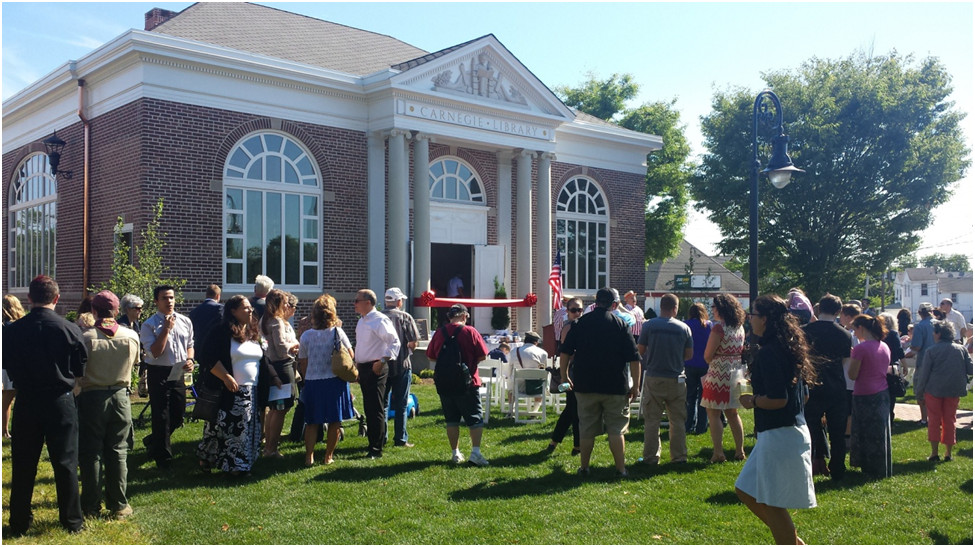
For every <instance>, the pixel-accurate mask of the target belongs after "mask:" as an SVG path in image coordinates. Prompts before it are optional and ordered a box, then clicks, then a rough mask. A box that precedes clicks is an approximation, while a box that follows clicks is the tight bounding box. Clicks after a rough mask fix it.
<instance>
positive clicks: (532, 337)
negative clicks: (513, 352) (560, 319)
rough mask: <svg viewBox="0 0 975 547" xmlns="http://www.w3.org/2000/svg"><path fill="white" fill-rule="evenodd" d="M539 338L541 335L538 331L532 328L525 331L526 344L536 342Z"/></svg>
mask: <svg viewBox="0 0 975 547" xmlns="http://www.w3.org/2000/svg"><path fill="white" fill-rule="evenodd" d="M541 339H542V337H541V336H539V335H538V333H537V332H535V331H533V330H530V331H527V332H525V343H526V344H530V343H532V342H538V341H540V340H541Z"/></svg>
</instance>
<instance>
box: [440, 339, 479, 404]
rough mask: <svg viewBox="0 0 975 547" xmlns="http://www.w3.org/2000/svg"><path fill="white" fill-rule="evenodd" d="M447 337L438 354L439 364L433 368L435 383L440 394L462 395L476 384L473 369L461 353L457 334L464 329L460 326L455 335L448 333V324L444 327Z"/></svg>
mask: <svg viewBox="0 0 975 547" xmlns="http://www.w3.org/2000/svg"><path fill="white" fill-rule="evenodd" d="M442 329H443V335H444V337H445V338H446V340H445V341H444V344H443V347H441V348H440V353H438V354H437V366H436V368H434V369H433V383H434V385H436V386H437V394H438V395H448V396H453V395H462V394H464V393H467V391H468V390H470V388H471V386H473V385H474V379H473V378H472V377H471V371H470V369H468V368H467V365H465V364H464V360H463V358H462V357H461V354H460V342H458V341H457V334H459V333H460V331H461V330H462V329H463V327H461V328H458V329H457V330H456V331H454V334H453V335H450V334H448V332H447V327H446V325H445V326H443V327H442Z"/></svg>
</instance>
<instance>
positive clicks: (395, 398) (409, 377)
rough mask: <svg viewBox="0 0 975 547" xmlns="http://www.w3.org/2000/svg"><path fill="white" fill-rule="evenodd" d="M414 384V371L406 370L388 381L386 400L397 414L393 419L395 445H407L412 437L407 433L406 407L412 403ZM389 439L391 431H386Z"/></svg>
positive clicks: (391, 376) (390, 377) (392, 376)
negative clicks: (412, 387) (411, 390)
mask: <svg viewBox="0 0 975 547" xmlns="http://www.w3.org/2000/svg"><path fill="white" fill-rule="evenodd" d="M412 384H413V371H412V370H410V369H408V368H407V369H404V370H403V371H402V372H400V373H398V374H396V375H395V376H394V375H392V374H390V375H389V379H388V380H386V398H387V400H388V401H389V408H390V409H392V410H393V411H394V412H395V416H394V418H393V443H400V444H402V443H405V442H407V441H408V440H409V438H410V436H409V434H408V433H407V432H406V420H407V418H408V417H407V415H406V406H407V404H408V403H409V401H410V385H412ZM386 433H387V435H386V437H387V438H388V437H389V429H388V428H387V430H386Z"/></svg>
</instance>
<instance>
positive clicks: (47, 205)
mask: <svg viewBox="0 0 975 547" xmlns="http://www.w3.org/2000/svg"><path fill="white" fill-rule="evenodd" d="M14 177H15V179H14V181H13V184H12V185H11V187H10V199H9V201H8V207H9V210H8V215H7V216H8V218H9V222H10V237H9V239H8V240H7V242H8V246H9V248H10V254H9V262H8V268H9V272H10V277H9V279H10V286H11V287H17V288H22V287H28V286H30V282H31V279H34V278H35V277H36V276H38V275H40V274H47V275H50V276H51V277H56V275H57V273H56V272H55V247H56V240H57V220H58V215H57V210H58V185H57V180H55V178H54V176H53V175H51V166H50V164H49V163H48V161H47V154H44V153H34V154H31V155H30V156H27V158H26V159H24V161H22V162H21V163H20V165H19V166H18V167H17V171H16V172H15V175H14Z"/></svg>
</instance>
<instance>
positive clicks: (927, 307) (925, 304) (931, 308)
mask: <svg viewBox="0 0 975 547" xmlns="http://www.w3.org/2000/svg"><path fill="white" fill-rule="evenodd" d="M917 311H919V312H921V311H923V312H927V313H931V312H933V311H934V306H932V305H931V303H930V302H921V304H920V305H918V307H917Z"/></svg>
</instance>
